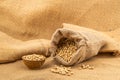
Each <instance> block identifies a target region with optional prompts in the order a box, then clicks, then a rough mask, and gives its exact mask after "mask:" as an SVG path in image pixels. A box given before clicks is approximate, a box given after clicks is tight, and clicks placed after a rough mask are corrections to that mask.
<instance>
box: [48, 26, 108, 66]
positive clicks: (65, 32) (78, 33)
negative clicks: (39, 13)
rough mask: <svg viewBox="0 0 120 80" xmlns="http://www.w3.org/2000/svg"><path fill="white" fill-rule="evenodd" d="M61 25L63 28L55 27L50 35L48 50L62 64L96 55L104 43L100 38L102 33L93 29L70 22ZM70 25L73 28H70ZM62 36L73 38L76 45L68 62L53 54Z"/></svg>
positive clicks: (76, 61)
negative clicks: (74, 51) (75, 49)
mask: <svg viewBox="0 0 120 80" xmlns="http://www.w3.org/2000/svg"><path fill="white" fill-rule="evenodd" d="M62 26H63V28H61V29H57V30H56V31H55V33H54V34H53V36H52V39H51V44H52V47H51V48H50V52H51V53H52V54H53V57H54V58H55V59H56V60H57V61H58V62H60V63H62V64H63V65H74V64H77V63H80V62H82V61H84V60H87V59H89V58H91V57H93V56H95V55H97V54H98V52H99V50H100V49H101V48H102V47H103V46H104V45H105V43H106V42H105V41H104V39H102V34H101V33H100V32H97V31H95V30H92V29H87V28H83V27H78V26H75V25H71V24H63V25H62ZM70 26H72V27H73V28H72V29H70V28H69V27H70ZM62 38H68V39H74V41H75V43H76V44H77V47H78V49H77V51H76V53H74V54H73V56H72V58H71V60H70V61H69V62H67V61H65V60H64V59H63V58H61V57H60V56H58V55H57V54H55V52H56V49H57V46H58V43H59V41H60V39H62Z"/></svg>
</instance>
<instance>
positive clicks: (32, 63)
mask: <svg viewBox="0 0 120 80" xmlns="http://www.w3.org/2000/svg"><path fill="white" fill-rule="evenodd" d="M24 57H27V55H26V56H23V57H22V59H23V62H24V64H25V65H26V66H27V67H28V68H30V69H39V68H40V67H41V66H42V65H43V64H44V62H45V59H46V58H45V57H43V58H44V59H41V60H36V61H35V60H27V59H25V58H24Z"/></svg>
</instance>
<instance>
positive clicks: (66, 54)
mask: <svg viewBox="0 0 120 80" xmlns="http://www.w3.org/2000/svg"><path fill="white" fill-rule="evenodd" d="M76 51H77V45H76V43H75V41H74V40H73V39H68V38H62V39H60V41H59V43H58V44H57V50H56V54H57V55H58V56H60V57H61V58H62V59H63V60H64V61H67V62H69V61H70V60H71V58H72V56H73V54H74V53H75V52H76Z"/></svg>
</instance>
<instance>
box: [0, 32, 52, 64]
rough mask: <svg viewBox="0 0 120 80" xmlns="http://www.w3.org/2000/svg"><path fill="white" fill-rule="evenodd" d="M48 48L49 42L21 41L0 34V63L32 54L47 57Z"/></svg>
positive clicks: (40, 40)
mask: <svg viewBox="0 0 120 80" xmlns="http://www.w3.org/2000/svg"><path fill="white" fill-rule="evenodd" d="M49 47H50V41H49V40H45V39H36V40H29V41H21V40H17V39H14V38H12V37H10V36H8V35H6V34H4V33H2V32H0V63H6V62H12V61H16V60H18V59H21V57H22V56H23V55H27V54H33V53H36V54H42V55H45V56H49V55H50V54H49V53H48V48H49Z"/></svg>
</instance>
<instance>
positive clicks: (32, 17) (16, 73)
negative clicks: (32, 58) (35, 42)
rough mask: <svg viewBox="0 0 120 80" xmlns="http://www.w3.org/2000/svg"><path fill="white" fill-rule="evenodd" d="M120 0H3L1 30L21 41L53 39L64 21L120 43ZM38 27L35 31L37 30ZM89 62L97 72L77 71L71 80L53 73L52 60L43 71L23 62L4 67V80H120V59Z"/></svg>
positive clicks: (1, 77)
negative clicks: (98, 32) (103, 33)
mask: <svg viewBox="0 0 120 80" xmlns="http://www.w3.org/2000/svg"><path fill="white" fill-rule="evenodd" d="M119 4H120V0H69V1H67V0H43V1H42V0H40V1H35V0H29V1H28V0H0V31H2V32H4V33H7V34H8V35H10V36H12V37H14V38H17V39H20V40H29V39H36V38H47V39H50V37H51V35H52V33H53V32H54V31H55V29H57V28H58V27H59V26H60V25H61V24H62V23H63V22H66V23H73V24H77V25H80V26H85V27H89V28H94V29H96V30H100V31H106V32H105V33H107V34H109V35H110V36H112V37H113V38H114V39H116V40H117V41H118V43H119V41H120V37H119V35H120V33H119V32H120V29H119V24H120V22H119V20H120V5H119ZM33 28H34V29H33ZM86 63H88V64H92V65H94V66H95V69H94V70H81V71H79V70H77V67H78V66H79V65H77V66H74V69H73V71H74V75H73V76H70V77H66V76H61V75H58V74H53V73H51V72H50V71H49V68H51V67H52V66H53V64H55V62H54V61H53V60H51V59H48V60H47V61H46V63H45V65H44V66H43V67H42V69H41V70H29V69H27V68H26V67H25V65H24V64H23V63H22V62H21V61H17V62H14V63H9V64H0V80H56V79H57V80H96V79H98V80H107V79H109V80H113V79H114V80H119V79H120V76H119V75H120V69H119V67H120V58H119V57H113V56H111V55H110V54H99V55H98V56H96V57H94V58H93V59H91V60H89V61H87V62H86Z"/></svg>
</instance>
